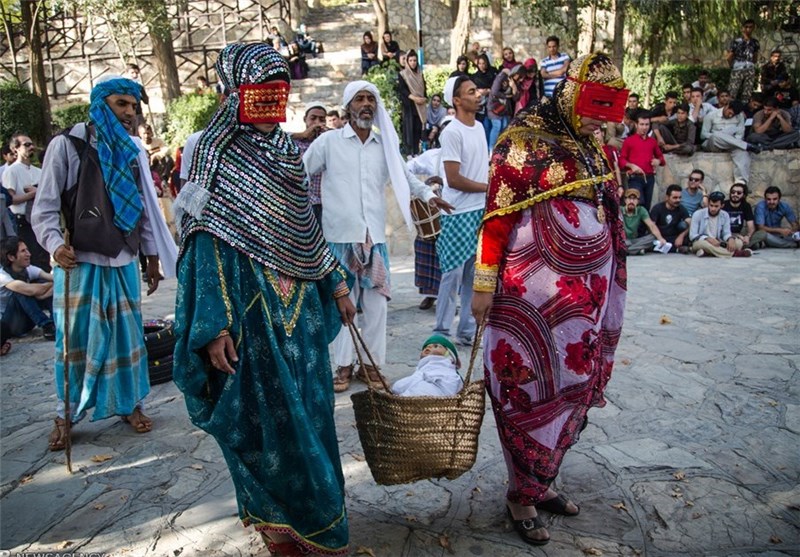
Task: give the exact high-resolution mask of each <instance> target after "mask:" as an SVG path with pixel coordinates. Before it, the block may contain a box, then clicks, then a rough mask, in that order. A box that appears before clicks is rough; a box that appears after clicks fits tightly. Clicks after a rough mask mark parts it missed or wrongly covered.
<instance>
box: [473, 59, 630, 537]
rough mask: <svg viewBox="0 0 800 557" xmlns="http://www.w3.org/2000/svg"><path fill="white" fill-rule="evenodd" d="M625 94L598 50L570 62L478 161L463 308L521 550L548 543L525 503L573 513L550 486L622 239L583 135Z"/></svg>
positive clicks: (614, 110)
mask: <svg viewBox="0 0 800 557" xmlns="http://www.w3.org/2000/svg"><path fill="white" fill-rule="evenodd" d="M626 97H627V91H626V90H625V89H623V83H622V79H621V77H620V74H619V70H618V69H617V68H616V67H615V66H614V65H613V63H612V62H611V60H609V58H608V57H607V56H605V55H604V54H599V53H595V54H591V55H589V56H585V57H583V58H579V59H578V60H576V61H575V62H574V63H573V64H572V65H571V66H570V70H569V73H568V78H567V79H566V80H564V81H562V82H561V83H559V84H558V85H557V86H556V90H555V93H554V96H553V99H552V100H545V101H543V102H542V103H541V104H539V105H537V106H534V107H533V108H531V109H529V110H528V111H523V112H521V113H519V114H518V115H517V116H516V117H515V119H514V120H513V121H512V122H511V124H510V125H509V126H508V128H507V129H506V131H505V132H504V133H503V134H502V135H501V136H500V138H499V140H498V143H497V146H496V147H495V149H494V153H493V156H492V161H491V171H490V183H489V192H488V194H487V200H486V203H487V205H486V212H485V214H484V217H483V223H482V225H481V229H480V231H479V236H478V255H477V261H476V264H475V279H474V283H473V284H474V289H475V294H474V296H473V301H472V311H473V315H474V316H475V318H476V320H477V321H478V323H484V324H485V325H486V333H485V337H484V341H485V344H484V366H485V373H486V380H487V389H488V392H489V396H490V399H491V401H492V407H493V409H494V412H495V418H496V420H497V426H498V427H497V429H498V433H499V435H500V439H501V443H502V445H503V452H504V456H505V458H506V463H507V465H508V470H509V485H508V491H507V493H506V507H507V511H508V514H509V515H510V516H511V518H512V521H513V524H514V527H515V529H516V530H517V532H518V534H519V535H520V537H521V538H522V539H523V540H524V541H525V542H527V543H530V544H534V545H543V544H545V543H547V542H548V540H549V539H550V535H549V533H548V532H547V529H546V525H545V523H544V522H543V521H542V520H541V517H540V515H539V514H538V511H542V510H544V511H548V512H550V513H556V514H562V515H567V516H572V515H576V514H578V512H579V510H580V509H579V508H578V506H577V505H576V504H575V503H573V502H571V501H569V500H568V499H567V498H565V497H564V496H562V495H559V494H557V493H556V492H555V491H554V490H553V489H552V487H551V486H552V483H553V481H554V480H555V477H556V475H557V474H558V469H559V466H560V465H561V461H562V459H563V457H564V454H565V452H566V451H567V449H569V448H570V447H571V446H572V445H573V444H574V443H575V442H577V440H578V436H579V434H580V432H581V430H582V429H583V428H584V427H585V424H586V415H587V411H588V410H589V408H591V407H593V406H603V405H604V404H605V401H604V399H603V390H604V388H605V386H606V383H607V382H608V380H609V378H610V375H611V368H612V365H613V355H614V349H615V348H616V344H617V341H618V339H619V335H620V331H621V328H622V315H623V309H624V304H625V288H626V273H625V242H624V240H625V236H624V233H623V228H622V224H621V222H620V219H619V216H618V215H619V202H618V199H617V196H616V189H617V184H616V180H615V178H614V175H613V173H612V172H611V169H610V167H609V164H608V161H607V160H606V159H605V158H604V155H603V151H602V149H601V147H600V145H599V144H597V143H596V140H594V139H593V137H592V133H593V131H594V130H595V129H597V128H598V127H599V126H600V124H601V123H602V122H603V121H617V119H619V120H620V121H621V120H622V112H623V111H624V108H625V102H626Z"/></svg>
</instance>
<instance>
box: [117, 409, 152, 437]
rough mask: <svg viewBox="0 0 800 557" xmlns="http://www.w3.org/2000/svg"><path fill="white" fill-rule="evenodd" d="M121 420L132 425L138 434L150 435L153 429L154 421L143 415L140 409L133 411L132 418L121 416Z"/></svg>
mask: <svg viewBox="0 0 800 557" xmlns="http://www.w3.org/2000/svg"><path fill="white" fill-rule="evenodd" d="M134 416H135V417H134ZM121 419H122V421H123V422H125V423H126V424H130V426H131V427H132V428H133V430H134V431H135V432H136V433H148V432H149V431H151V430H152V429H153V421H152V420H151V419H150V418H148V417H147V416H145V415H144V414H142V411H141V410H139V408H138V407H136V408H134V409H133V412H132V413H131V415H130V416H121Z"/></svg>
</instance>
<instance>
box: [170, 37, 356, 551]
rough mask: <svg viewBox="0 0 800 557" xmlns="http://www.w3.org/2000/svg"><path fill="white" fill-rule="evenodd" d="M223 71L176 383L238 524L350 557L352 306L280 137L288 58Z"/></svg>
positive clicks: (204, 145) (186, 282)
mask: <svg viewBox="0 0 800 557" xmlns="http://www.w3.org/2000/svg"><path fill="white" fill-rule="evenodd" d="M216 71H217V74H218V75H219V76H220V79H221V80H222V83H223V84H224V85H225V87H226V88H227V89H229V90H230V91H231V93H230V95H229V96H228V98H227V99H226V100H225V102H224V103H223V104H222V105H221V106H220V107H219V109H218V110H217V112H216V114H215V115H214V117H213V118H212V119H211V122H210V123H209V125H208V127H207V128H206V130H205V132H204V133H203V135H202V136H201V137H200V140H199V142H198V144H197V147H196V150H195V154H194V158H193V160H192V167H191V169H190V171H189V179H188V181H187V182H186V184H185V185H184V187H183V188H182V189H181V192H180V194H179V195H178V198H177V199H176V201H175V208H176V217H177V219H178V221H179V222H180V230H181V246H180V247H181V250H180V258H179V261H178V278H179V286H178V294H177V307H176V313H175V334H176V336H177V343H176V345H175V362H176V365H175V372H174V377H175V383H176V385H177V386H178V388H180V389H181V391H183V394H184V397H185V399H186V407H187V409H188V411H189V416H190V418H191V420H192V423H194V424H195V425H197V426H198V427H200V428H202V429H203V430H205V431H207V432H208V433H210V434H211V435H212V436H213V437H214V439H215V440H216V441H217V443H219V446H220V448H221V449H222V454H223V455H224V456H225V460H226V462H227V464H228V468H229V470H230V474H231V479H232V480H233V485H234V486H235V488H236V500H237V503H238V507H239V517H240V518H241V519H242V522H243V523H244V524H245V526H248V525H250V524H253V525H254V526H255V528H256V529H257V530H258V531H259V532H261V534H262V535H263V536H264V537H265V541H266V542H267V544H268V545H269V550H270V553H271V554H272V555H287V556H288V555H301V554H303V555H305V554H308V553H313V554H323V555H341V554H344V553H346V552H347V543H348V526H347V514H346V512H345V507H344V476H343V474H342V467H341V461H340V458H339V446H338V444H337V441H336V429H335V424H334V420H333V409H334V397H333V384H332V382H331V376H330V369H331V368H330V360H329V358H328V343H329V342H330V341H331V340H333V337H334V336H336V333H337V332H338V331H339V328H340V326H341V323H343V322H344V323H348V322H350V320H351V319H352V317H353V316H354V315H355V307H354V306H353V305H352V303H350V299H349V298H348V297H347V294H348V293H349V290H348V288H347V285H346V282H345V274H344V271H342V269H341V268H340V267H339V264H338V262H337V261H336V258H335V257H334V256H333V254H332V253H331V251H330V250H329V249H328V247H327V244H326V243H325V239H324V238H323V236H322V230H321V229H320V226H319V223H318V221H317V219H316V217H315V216H314V214H313V212H312V208H311V203H310V201H309V191H308V182H307V180H306V177H305V171H304V168H303V161H302V158H301V153H300V150H299V148H298V147H297V145H296V144H295V142H294V141H293V140H292V138H291V137H290V136H289V135H288V134H287V133H285V132H284V131H283V130H282V129H281V127H280V125H279V123H280V122H284V121H285V120H286V105H287V102H288V99H289V68H288V66H287V64H286V62H285V60H284V58H283V57H282V56H281V55H280V54H279V53H278V52H277V51H276V50H275V49H274V48H272V47H271V46H268V45H266V44H248V45H245V44H234V45H230V46H228V47H226V48H224V49H223V50H222V51H221V52H220V55H219V58H218V60H217V64H216ZM325 135H327V134H323V136H322V137H324V136H325ZM317 141H319V139H318V140H317Z"/></svg>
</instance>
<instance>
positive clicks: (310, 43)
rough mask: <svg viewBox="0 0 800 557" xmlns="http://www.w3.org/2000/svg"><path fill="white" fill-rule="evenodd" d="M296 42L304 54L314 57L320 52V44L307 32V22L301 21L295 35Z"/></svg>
mask: <svg viewBox="0 0 800 557" xmlns="http://www.w3.org/2000/svg"><path fill="white" fill-rule="evenodd" d="M294 42H295V43H297V47H298V48H299V49H300V52H301V53H303V54H310V55H311V57H312V58H316V57H317V53H318V52H319V45H318V44H317V41H315V40H314V39H313V38H312V37H311V36H310V35H309V34H308V33H306V24H305V23H301V24H300V27H298V29H297V32H296V33H295V36H294Z"/></svg>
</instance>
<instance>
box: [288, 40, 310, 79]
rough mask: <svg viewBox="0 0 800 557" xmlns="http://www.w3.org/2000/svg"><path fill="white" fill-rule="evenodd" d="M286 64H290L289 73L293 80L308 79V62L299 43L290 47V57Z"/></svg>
mask: <svg viewBox="0 0 800 557" xmlns="http://www.w3.org/2000/svg"><path fill="white" fill-rule="evenodd" d="M286 63H287V64H289V72H291V74H292V79H305V78H307V77H308V62H306V57H305V56H304V55H303V53H302V52H300V47H299V46H298V44H297V43H294V42H293V43H291V44H290V45H289V56H287V57H286Z"/></svg>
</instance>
